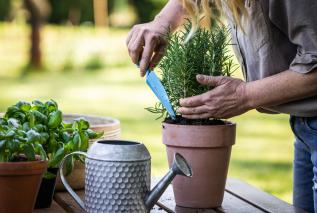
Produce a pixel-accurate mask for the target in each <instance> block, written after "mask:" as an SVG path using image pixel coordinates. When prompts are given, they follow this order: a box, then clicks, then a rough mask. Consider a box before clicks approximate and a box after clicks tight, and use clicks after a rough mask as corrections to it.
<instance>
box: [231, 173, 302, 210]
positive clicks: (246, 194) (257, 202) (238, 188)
mask: <svg viewBox="0 0 317 213" xmlns="http://www.w3.org/2000/svg"><path fill="white" fill-rule="evenodd" d="M226 191H227V192H228V193H230V194H232V195H234V196H236V197H238V198H240V199H241V200H244V201H246V202H248V203H250V204H251V205H253V206H256V207H257V208H259V209H261V210H262V211H264V212H265V211H266V212H279V213H303V212H305V211H303V210H300V209H298V208H296V207H294V206H292V205H290V204H288V203H286V202H284V201H282V200H280V199H278V198H276V197H274V196H273V195H270V194H268V193H266V192H263V191H261V190H260V189H257V188H255V187H253V186H251V185H249V184H247V183H245V182H243V181H241V180H237V179H232V178H230V179H228V181H227V184H226Z"/></svg>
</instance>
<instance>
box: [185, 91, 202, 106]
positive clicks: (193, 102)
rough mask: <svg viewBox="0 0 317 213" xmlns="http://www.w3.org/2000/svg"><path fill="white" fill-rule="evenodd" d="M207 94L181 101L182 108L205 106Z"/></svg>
mask: <svg viewBox="0 0 317 213" xmlns="http://www.w3.org/2000/svg"><path fill="white" fill-rule="evenodd" d="M204 100H205V94H202V95H197V96H193V97H190V98H183V99H180V100H179V104H180V106H182V107H197V106H201V105H204V103H205V101H204Z"/></svg>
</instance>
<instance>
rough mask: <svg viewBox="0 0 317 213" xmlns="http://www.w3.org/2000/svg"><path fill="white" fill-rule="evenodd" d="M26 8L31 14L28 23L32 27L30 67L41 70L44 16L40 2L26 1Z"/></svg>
mask: <svg viewBox="0 0 317 213" xmlns="http://www.w3.org/2000/svg"><path fill="white" fill-rule="evenodd" d="M23 2H24V6H25V8H26V9H27V10H28V12H29V17H28V23H29V24H30V26H31V35H30V40H31V48H30V59H29V66H30V67H33V68H36V69H37V70H39V69H40V68H42V54H41V48H40V41H41V39H40V30H41V25H42V21H43V16H42V13H41V11H40V9H41V7H40V5H39V4H40V2H39V1H35V0H24V1H23Z"/></svg>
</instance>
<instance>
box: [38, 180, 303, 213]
mask: <svg viewBox="0 0 317 213" xmlns="http://www.w3.org/2000/svg"><path fill="white" fill-rule="evenodd" d="M156 182H157V178H153V181H152V183H153V184H152V186H153V185H155V183H156ZM77 193H78V195H79V196H80V197H81V198H82V199H84V191H79V192H77ZM54 199H55V201H56V202H57V203H58V204H59V205H60V206H62V208H63V209H65V210H66V211H67V212H76V213H77V212H80V213H81V212H84V211H82V210H81V209H80V207H79V206H78V205H77V203H76V202H75V201H74V200H73V199H72V197H71V196H70V195H69V194H68V193H67V192H57V193H56V194H55V197H54ZM159 202H160V203H162V204H163V205H164V206H166V207H168V209H169V210H170V211H169V212H177V213H227V212H228V213H230V212H232V213H259V212H279V213H284V212H285V213H286V212H287V213H288V212H290V213H295V212H296V213H300V212H304V211H302V210H299V209H296V208H295V207H293V206H292V205H290V204H288V203H286V202H284V201H282V200H279V199H278V198H276V197H274V196H272V195H270V194H268V193H265V192H263V191H261V190H259V189H256V188H254V187H252V186H250V185H249V184H247V183H244V182H242V181H240V180H236V179H228V181H227V186H226V192H225V196H224V201H223V204H222V206H221V207H220V208H215V209H190V208H182V207H177V206H176V205H175V201H174V194H173V189H172V185H170V186H169V187H168V188H167V190H166V191H165V192H164V194H163V195H162V197H161V198H160V200H159ZM162 212H166V211H164V210H163V209H162V208H160V207H158V206H155V207H154V208H153V209H152V210H151V213H162ZM43 213H44V212H43Z"/></svg>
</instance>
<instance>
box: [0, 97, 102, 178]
mask: <svg viewBox="0 0 317 213" xmlns="http://www.w3.org/2000/svg"><path fill="white" fill-rule="evenodd" d="M62 118H63V115H62V112H61V111H60V110H59V109H58V105H57V103H56V102H55V101H54V100H50V101H47V102H45V103H43V102H41V101H38V100H35V101H33V102H32V103H28V102H24V101H20V102H18V103H17V104H15V105H13V106H10V107H9V108H8V109H7V111H6V113H5V115H4V117H3V118H0V162H14V161H33V160H35V159H36V156H40V157H41V158H42V159H43V160H48V168H57V167H59V163H60V161H61V160H62V159H63V157H64V156H65V155H67V154H69V153H71V152H74V151H84V152H85V151H87V149H88V146H89V140H90V139H96V138H99V137H101V136H102V135H103V132H101V133H96V132H94V131H92V130H91V129H89V122H88V121H87V120H85V119H84V118H78V119H76V120H75V121H74V122H72V123H65V122H63V119H62ZM75 159H78V160H81V161H83V160H82V159H80V158H75V157H73V158H68V161H67V162H66V174H69V173H70V172H71V171H72V169H73V166H74V160H75ZM44 177H46V178H51V177H54V175H53V174H51V173H49V172H47V173H45V175H44Z"/></svg>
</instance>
